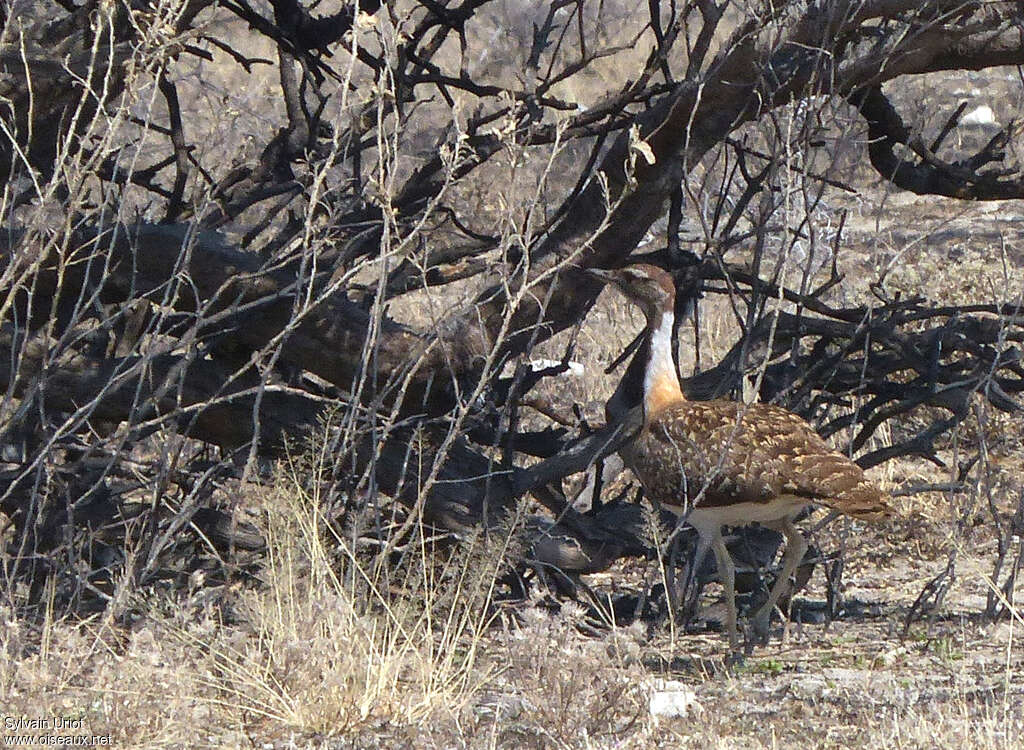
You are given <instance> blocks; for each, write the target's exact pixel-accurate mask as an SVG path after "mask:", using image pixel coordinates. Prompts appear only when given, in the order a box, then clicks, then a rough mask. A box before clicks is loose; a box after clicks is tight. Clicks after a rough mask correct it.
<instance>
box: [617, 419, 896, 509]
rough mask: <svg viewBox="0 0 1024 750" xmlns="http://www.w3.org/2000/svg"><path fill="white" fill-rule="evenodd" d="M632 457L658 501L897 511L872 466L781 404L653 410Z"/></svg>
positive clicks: (630, 449) (631, 448)
mask: <svg viewBox="0 0 1024 750" xmlns="http://www.w3.org/2000/svg"><path fill="white" fill-rule="evenodd" d="M624 458H625V460H626V461H627V463H628V464H630V466H631V468H632V469H633V471H634V473H636V475H637V476H638V477H639V479H640V481H641V482H642V483H643V485H644V488H645V489H646V491H647V492H648V493H649V494H650V495H652V496H653V497H654V498H655V499H657V500H659V501H660V502H662V503H664V504H668V505H681V504H682V500H684V499H686V500H688V501H690V502H692V501H693V500H694V499H695V498H696V499H697V503H698V505H699V506H700V507H703V508H713V507H722V506H727V505H735V504H738V503H771V502H772V501H773V500H774V499H776V498H779V497H782V496H788V497H793V496H795V497H798V498H806V499H807V502H808V503H810V502H816V503H820V504H822V505H827V506H829V507H831V508H834V509H835V510H838V511H840V512H842V513H846V514H848V515H851V516H856V517H861V518H869V519H870V518H880V517H884V516H886V515H889V514H890V510H889V508H888V506H887V505H886V501H885V497H884V495H883V494H882V492H880V491H879V490H878V489H877V488H876V487H875V486H874V485H873V484H871V482H869V481H868V480H867V478H866V477H865V476H864V471H863V470H862V469H861V468H860V467H859V466H857V464H855V463H854V462H853V461H851V460H850V459H849V458H847V457H846V456H844V455H842V454H841V453H839V452H837V451H834V450H832V449H831V448H830V447H829V446H828V444H827V443H826V442H825V441H824V440H822V438H821V437H820V436H819V435H818V434H817V433H816V432H815V431H814V430H813V429H812V428H811V426H810V425H809V424H807V422H805V421H804V420H803V419H802V418H800V417H799V416H797V415H796V414H793V413H792V412H789V411H787V410H785V409H782V408H780V407H777V406H771V405H767V404H749V405H747V404H740V403H736V402H734V401H723V400H716V401H678V402H676V403H673V404H671V405H670V406H668V407H666V408H664V409H662V410H660V411H658V412H657V413H655V414H652V415H650V418H649V419H648V421H647V425H646V426H645V428H644V430H643V432H642V433H641V434H640V435H639V436H638V437H637V439H636V440H635V441H634V442H633V443H632V444H631V445H630V446H629V447H628V448H627V449H626V450H625V451H624Z"/></svg>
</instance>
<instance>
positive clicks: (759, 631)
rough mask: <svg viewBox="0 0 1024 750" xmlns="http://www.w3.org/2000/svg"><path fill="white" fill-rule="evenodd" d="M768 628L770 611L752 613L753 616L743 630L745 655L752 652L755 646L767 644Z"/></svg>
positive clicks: (769, 627) (769, 625)
mask: <svg viewBox="0 0 1024 750" xmlns="http://www.w3.org/2000/svg"><path fill="white" fill-rule="evenodd" d="M770 630H771V613H770V612H758V613H757V614H756V615H754V618H753V619H752V620H751V621H750V623H749V624H748V625H747V627H746V628H745V629H744V632H743V640H744V643H745V649H744V650H745V651H746V654H747V656H749V655H750V654H751V653H753V651H754V647H755V646H767V645H768V634H769V632H770Z"/></svg>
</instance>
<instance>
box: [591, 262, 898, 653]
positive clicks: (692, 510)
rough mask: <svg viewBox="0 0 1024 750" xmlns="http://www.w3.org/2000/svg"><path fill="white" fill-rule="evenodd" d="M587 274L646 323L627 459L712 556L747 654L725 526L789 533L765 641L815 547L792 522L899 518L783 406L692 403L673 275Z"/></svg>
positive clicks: (633, 375)
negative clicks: (685, 384) (676, 349)
mask: <svg viewBox="0 0 1024 750" xmlns="http://www.w3.org/2000/svg"><path fill="white" fill-rule="evenodd" d="M589 272H590V274H591V275H592V276H594V277H596V278H598V279H600V280H601V281H603V282H605V283H606V284H609V285H612V286H614V287H615V288H616V289H618V290H619V291H620V292H621V293H622V294H623V295H625V297H626V298H627V299H628V300H629V301H631V302H632V303H633V304H635V305H637V306H638V307H639V308H640V310H641V311H642V312H643V314H644V316H645V318H646V321H647V324H646V327H645V329H644V333H643V338H642V343H641V345H640V348H639V349H638V351H637V354H636V355H635V357H634V359H633V361H632V362H631V363H630V366H629V368H628V369H627V371H626V374H625V376H624V378H623V382H622V383H620V385H619V387H618V389H617V390H616V396H615V398H617V399H619V401H620V402H632V403H639V404H642V407H643V422H642V426H641V427H640V428H639V430H638V432H637V433H636V436H635V437H633V438H632V440H631V441H630V442H628V443H627V444H626V445H625V446H624V447H623V448H622V449H621V450H620V455H621V456H622V458H623V460H624V462H625V463H626V465H627V466H628V467H629V468H630V469H631V470H632V472H633V474H634V475H635V476H636V477H637V479H638V480H639V481H640V484H641V485H642V486H643V489H644V493H645V495H647V496H648V497H649V498H650V499H652V500H653V501H655V502H656V503H657V504H659V505H660V506H662V507H664V508H666V509H667V510H670V511H672V512H673V513H675V514H676V515H677V516H680V517H685V522H686V523H688V524H689V525H690V526H692V527H693V528H694V529H696V531H697V534H698V543H697V552H696V559H695V562H694V565H695V566H699V565H700V564H701V563H702V562H703V559H704V557H705V556H706V555H707V552H708V550H709V549H710V550H711V551H712V552H714V555H715V561H716V563H717V567H718V573H719V578H720V579H721V582H722V586H723V589H724V595H725V605H726V615H725V622H724V628H725V630H726V632H727V635H728V639H729V646H730V649H731V651H732V653H733V654H738V653H739V646H740V637H739V630H738V628H737V612H736V599H735V566H734V564H733V561H732V558H731V557H730V555H729V551H728V549H727V548H726V545H725V541H724V540H723V537H722V528H723V527H724V526H745V525H748V524H751V523H754V522H756V523H759V524H761V525H762V526H766V527H768V528H770V529H773V530H775V531H778V532H780V533H781V534H782V535H783V536H784V537H785V540H786V548H785V552H784V553H783V556H782V570H781V574H780V575H779V577H778V578H777V579H776V581H775V583H774V585H773V586H772V589H771V591H770V592H769V595H768V599H767V601H765V603H764V604H763V605H762V606H761V607H760V609H758V611H757V612H756V613H755V615H754V617H753V619H752V622H751V627H752V629H753V633H752V635H753V636H754V639H753V640H754V641H755V642H760V643H762V644H763V643H767V638H768V631H769V627H770V623H771V615H772V612H773V611H774V609H775V606H776V604H777V602H778V601H779V598H780V597H781V596H782V595H783V593H785V591H786V589H787V587H788V581H789V579H790V576H791V575H792V574H793V572H794V571H795V570H796V568H797V567H798V566H799V564H800V562H801V561H802V559H803V557H804V554H805V553H806V551H807V548H808V544H807V541H806V540H805V539H804V537H803V534H801V533H800V530H799V529H798V528H797V526H796V525H795V523H794V521H795V519H796V517H797V516H798V515H799V514H800V513H801V511H803V510H804V508H806V507H807V506H808V505H811V504H819V505H824V506H827V507H829V508H831V509H832V510H833V511H837V512H839V513H841V514H845V515H848V516H852V517H854V518H859V519H865V520H882V519H884V518H888V517H890V516H891V515H892V514H893V512H892V509H891V506H890V503H889V500H888V497H887V495H886V494H885V493H883V492H882V491H881V490H879V489H878V488H877V487H876V486H875V485H874V484H872V483H871V482H870V481H869V480H868V478H867V477H866V476H865V474H864V471H863V469H861V467H859V466H858V465H857V464H856V463H854V462H853V461H852V460H850V459H849V458H848V457H847V456H844V455H843V454H842V453H839V452H838V451H836V450H834V449H832V448H831V447H830V446H829V445H828V443H826V442H825V440H824V439H822V437H821V436H820V435H818V433H817V432H815V430H814V428H813V427H812V426H811V425H810V424H808V423H807V422H806V421H805V420H804V419H803V418H801V417H800V416H798V415H796V414H794V413H793V412H791V411H788V410H787V409H784V408H782V407H780V406H775V405H771V404H762V403H751V404H745V403H741V402H736V401H730V400H727V399H715V400H710V401H690V400H688V399H687V398H686V396H685V395H684V393H683V389H682V386H681V384H680V381H679V376H678V367H677V362H676V360H675V357H674V355H673V347H672V339H673V336H674V323H675V321H674V314H675V313H674V311H675V300H676V287H675V283H674V281H673V278H672V276H671V274H669V273H668V272H667V271H665V270H663V269H661V268H658V267H657V266H652V265H648V264H636V265H631V266H626V267H623V268H619V269H614V270H604V269H589ZM618 411H619V412H621V411H622V405H621V403H620V404H619V406H618Z"/></svg>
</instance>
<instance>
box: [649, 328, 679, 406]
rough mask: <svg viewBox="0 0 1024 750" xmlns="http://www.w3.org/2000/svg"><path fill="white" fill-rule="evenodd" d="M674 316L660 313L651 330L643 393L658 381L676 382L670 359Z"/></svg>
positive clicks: (674, 367)
mask: <svg viewBox="0 0 1024 750" xmlns="http://www.w3.org/2000/svg"><path fill="white" fill-rule="evenodd" d="M674 323H675V316H674V315H673V314H672V313H671V312H663V313H662V314H661V324H660V325H659V326H658V327H657V328H655V329H654V330H653V331H651V353H650V355H649V358H648V360H647V369H646V370H645V372H644V395H645V396H646V395H647V394H648V393H650V392H651V389H652V388H654V387H655V386H656V385H657V384H658V383H660V382H664V381H665V380H668V381H669V382H670V383H677V382H678V380H679V375H678V373H676V365H675V362H673V361H672V328H673V325H674Z"/></svg>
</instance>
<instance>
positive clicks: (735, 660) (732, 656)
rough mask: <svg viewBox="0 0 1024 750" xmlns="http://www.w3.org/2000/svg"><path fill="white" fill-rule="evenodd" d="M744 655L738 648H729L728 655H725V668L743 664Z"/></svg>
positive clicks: (733, 667)
mask: <svg viewBox="0 0 1024 750" xmlns="http://www.w3.org/2000/svg"><path fill="white" fill-rule="evenodd" d="M743 660H744V655H743V653H742V652H741V651H740V650H739V649H734V648H730V649H729V655H728V656H726V657H725V668H726V669H730V670H731V669H735V668H737V667H742V666H743V664H744V661H743Z"/></svg>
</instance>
